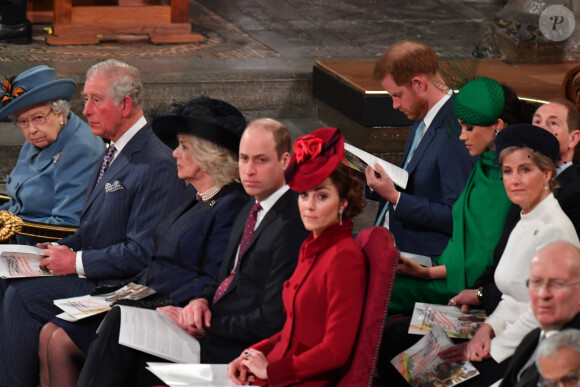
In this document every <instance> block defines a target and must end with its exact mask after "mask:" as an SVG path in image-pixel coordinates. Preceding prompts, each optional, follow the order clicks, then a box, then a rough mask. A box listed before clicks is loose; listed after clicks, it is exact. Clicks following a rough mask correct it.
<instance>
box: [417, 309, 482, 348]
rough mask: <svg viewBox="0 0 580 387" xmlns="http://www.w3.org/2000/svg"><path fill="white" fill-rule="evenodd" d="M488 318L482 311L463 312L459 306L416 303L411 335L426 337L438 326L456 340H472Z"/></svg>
mask: <svg viewBox="0 0 580 387" xmlns="http://www.w3.org/2000/svg"><path fill="white" fill-rule="evenodd" d="M486 318H487V316H486V314H485V311H484V310H482V309H470V310H469V312H468V313H463V312H461V308H460V307H459V306H450V305H437V304H425V303H422V302H416V303H415V309H413V316H412V317H411V324H410V325H409V333H411V334H416V335H425V334H427V332H429V331H430V330H431V328H433V327H434V326H436V325H439V326H441V327H442V328H443V330H444V331H445V333H447V335H449V337H452V338H454V339H471V338H472V337H473V334H474V333H475V331H476V330H477V328H479V326H480V325H481V324H482V323H483V322H484V321H485V319H486Z"/></svg>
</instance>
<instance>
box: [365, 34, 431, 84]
mask: <svg viewBox="0 0 580 387" xmlns="http://www.w3.org/2000/svg"><path fill="white" fill-rule="evenodd" d="M438 66H439V64H438V59H437V53H436V52H435V50H434V49H432V48H431V47H429V46H426V45H424V44H421V43H417V42H411V41H408V40H402V41H399V42H397V43H395V44H393V45H391V46H390V47H389V48H388V49H387V50H386V51H385V52H384V53H383V55H382V56H381V57H380V58H379V60H378V61H377V62H376V63H375V69H374V72H373V78H374V79H375V80H376V81H379V82H380V81H382V80H383V79H384V78H385V77H386V76H387V75H388V74H390V75H391V76H392V77H393V80H394V81H395V83H396V84H397V86H408V85H410V84H411V79H412V78H413V77H414V76H417V75H426V76H428V77H430V78H431V77H434V76H435V75H436V74H437V71H438Z"/></svg>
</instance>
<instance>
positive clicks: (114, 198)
mask: <svg viewBox="0 0 580 387" xmlns="http://www.w3.org/2000/svg"><path fill="white" fill-rule="evenodd" d="M142 90H143V84H142V82H141V78H140V75H139V72H138V70H137V69H135V68H134V67H132V66H129V65H127V64H125V63H123V62H119V61H115V60H109V61H105V62H102V63H98V64H96V65H94V66H93V67H91V68H90V69H89V71H88V72H87V81H86V83H85V88H84V93H83V94H84V97H85V108H84V111H83V114H84V115H85V116H86V117H87V120H88V122H89V125H90V126H91V129H92V131H93V134H95V135H98V136H101V137H103V138H105V139H108V140H111V145H110V147H109V150H108V151H107V153H106V154H105V155H104V156H105V157H104V159H103V164H102V166H101V168H100V170H99V171H97V173H96V174H95V176H93V178H92V180H91V181H92V186H93V188H92V190H90V191H89V194H88V198H87V201H86V203H85V206H84V209H83V211H82V213H81V220H80V226H79V228H78V230H77V232H76V233H75V234H73V235H71V236H70V237H67V238H65V239H63V240H61V241H59V246H48V245H45V247H46V248H47V249H46V250H45V255H46V256H47V257H45V258H44V259H43V260H42V261H41V265H43V266H44V267H45V268H46V269H47V270H49V271H50V272H51V273H53V274H59V275H57V276H54V277H43V278H32V279H20V280H14V281H12V282H11V283H10V286H9V287H8V289H7V290H6V293H5V295H4V300H3V302H2V307H1V309H0V332H1V333H2V334H1V335H0V385H3V386H4V385H5V386H28V385H30V386H36V385H37V384H38V369H39V365H38V333H39V331H40V328H41V327H42V325H44V324H45V323H46V322H48V321H50V320H51V319H52V318H53V317H54V316H55V315H57V314H59V313H60V312H61V311H60V309H58V308H56V307H55V305H54V304H53V300H55V299H60V298H68V297H74V296H80V295H84V294H88V293H89V292H90V291H91V290H93V289H94V287H95V286H96V285H101V284H106V283H111V282H114V283H117V282H119V281H123V280H129V279H131V278H133V277H134V276H135V275H136V274H137V273H139V272H140V271H142V270H143V269H145V267H146V266H147V265H148V263H149V261H150V258H151V255H152V253H153V251H154V246H153V244H154V243H153V235H152V233H153V230H154V228H155V226H156V225H157V223H158V222H159V221H160V220H161V218H162V215H163V214H164V213H165V212H166V211H169V210H172V209H173V208H174V207H175V206H177V205H179V203H181V201H182V197H183V196H184V192H185V187H184V184H183V182H181V181H180V180H179V179H178V178H177V174H176V172H175V161H174V159H173V157H172V156H171V150H170V149H169V148H168V147H167V146H166V145H164V144H163V143H162V142H161V141H160V140H159V139H158V138H157V137H156V136H155V135H154V134H153V132H152V130H151V128H150V126H149V125H148V124H147V122H146V120H145V118H144V117H143V110H142V107H141V101H142ZM113 149H114V151H113Z"/></svg>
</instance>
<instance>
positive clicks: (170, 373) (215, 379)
mask: <svg viewBox="0 0 580 387" xmlns="http://www.w3.org/2000/svg"><path fill="white" fill-rule="evenodd" d="M227 366H228V365H227V364H175V363H152V362H149V363H147V369H148V370H149V371H151V372H153V373H154V374H155V376H157V377H158V378H159V379H161V380H162V381H163V383H166V384H167V385H168V386H170V387H177V386H188V387H197V386H200V387H202V386H203V387H207V386H213V387H229V386H235V385H236V384H235V383H234V382H232V381H231V380H230V378H229V376H228V371H227V369H226V368H227Z"/></svg>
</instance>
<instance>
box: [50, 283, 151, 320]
mask: <svg viewBox="0 0 580 387" xmlns="http://www.w3.org/2000/svg"><path fill="white" fill-rule="evenodd" d="M155 293H157V292H156V291H155V290H154V289H152V288H150V287H148V286H145V285H139V284H135V283H133V282H131V283H130V284H127V285H125V286H123V287H122V288H120V289H118V290H116V291H114V292H110V293H104V294H99V295H98V296H91V295H88V294H87V295H86V296H79V297H71V298H61V299H59V300H54V301H53V302H54V304H55V305H56V306H58V307H59V308H60V309H62V310H63V311H64V313H61V314H59V315H57V316H56V317H58V318H60V319H63V320H66V321H71V322H74V321H78V320H81V319H83V318H87V317H90V316H94V315H95V314H99V313H103V312H106V311H108V310H110V309H111V305H112V304H113V302H115V301H117V300H121V299H126V300H140V299H142V298H145V297H148V296H150V295H152V294H155Z"/></svg>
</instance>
